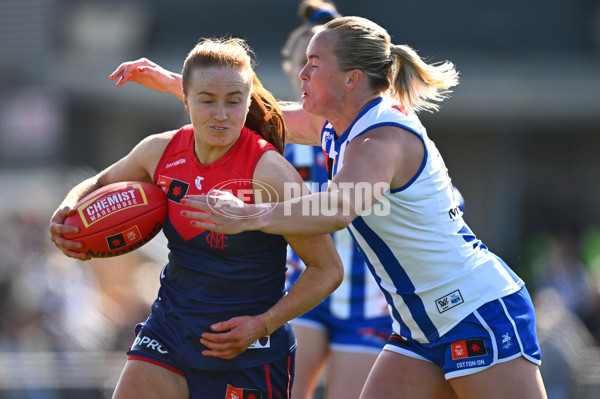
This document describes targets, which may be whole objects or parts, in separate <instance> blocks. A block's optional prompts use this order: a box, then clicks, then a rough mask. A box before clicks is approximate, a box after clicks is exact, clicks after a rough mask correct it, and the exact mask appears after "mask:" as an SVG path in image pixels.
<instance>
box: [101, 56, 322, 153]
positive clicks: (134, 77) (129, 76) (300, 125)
mask: <svg viewBox="0 0 600 399" xmlns="http://www.w3.org/2000/svg"><path fill="white" fill-rule="evenodd" d="M108 78H109V79H110V80H117V83H116V85H117V87H121V86H123V85H124V84H125V83H126V82H135V83H138V84H140V85H142V86H144V87H147V88H149V89H150V90H155V91H160V92H163V93H171V94H172V95H174V96H175V97H177V98H179V99H180V100H182V101H183V89H182V87H181V75H180V74H178V73H175V72H171V71H168V70H166V69H164V68H163V67H161V66H160V65H158V64H157V63H155V62H153V61H150V60H149V59H147V58H140V59H138V60H135V61H127V62H124V63H122V64H121V65H119V67H118V68H117V69H116V70H115V71H114V72H113V73H111V74H110V76H109V77H108ZM281 110H282V113H283V119H284V121H285V126H286V129H287V134H286V141H287V142H288V143H294V144H306V145H312V146H320V145H321V128H322V127H323V125H324V124H325V119H323V118H321V117H318V116H314V115H311V114H309V113H308V112H306V111H304V110H303V109H302V104H298V103H289V102H282V104H281Z"/></svg>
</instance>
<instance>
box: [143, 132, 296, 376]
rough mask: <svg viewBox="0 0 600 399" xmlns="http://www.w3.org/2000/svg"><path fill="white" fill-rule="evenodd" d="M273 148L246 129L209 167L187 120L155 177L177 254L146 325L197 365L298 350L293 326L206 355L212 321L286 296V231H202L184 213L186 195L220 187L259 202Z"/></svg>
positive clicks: (252, 360) (230, 363) (235, 363)
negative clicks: (260, 170) (255, 185)
mask: <svg viewBox="0 0 600 399" xmlns="http://www.w3.org/2000/svg"><path fill="white" fill-rule="evenodd" d="M270 150H275V148H274V147H273V146H272V145H271V144H269V143H268V142H266V141H265V140H264V139H262V138H261V137H260V136H259V135H258V134H257V133H255V132H253V131H251V130H249V129H247V128H245V127H244V128H243V130H242V132H241V135H240V137H239V139H238V140H237V141H236V143H235V144H234V145H233V147H232V148H231V149H230V150H229V151H228V152H227V153H226V154H225V155H224V156H223V157H221V158H220V159H218V160H217V161H215V162H212V163H210V164H207V165H202V164H200V163H199V162H198V160H197V158H196V156H195V154H194V132H193V128H192V126H191V125H187V126H184V127H183V128H181V129H180V130H179V131H178V132H177V133H176V134H175V135H174V136H173V138H172V139H171V141H170V142H169V144H168V145H167V147H166V149H165V151H164V153H163V156H162V158H161V159H160V161H159V164H158V166H157V168H156V171H155V174H154V182H155V184H156V185H158V186H159V187H161V188H162V189H163V190H164V192H165V193H166V195H167V198H168V215H167V222H166V223H165V227H164V233H165V236H166V237H167V239H168V242H169V243H168V247H169V250H170V253H169V262H168V264H167V265H166V266H165V268H164V269H163V271H162V273H161V279H160V280H161V288H160V291H159V294H158V298H157V299H156V301H155V302H154V304H153V307H152V314H151V315H150V317H149V318H148V320H147V321H146V322H145V323H143V328H144V329H147V330H149V331H150V332H151V333H152V334H153V335H155V336H157V338H158V339H159V341H161V342H162V343H163V345H164V346H165V347H166V348H167V350H168V351H169V352H170V353H171V355H172V356H173V357H174V358H175V359H179V360H180V361H182V362H185V363H186V364H188V365H189V366H191V367H194V368H199V369H212V370H225V369H227V370H230V369H240V368H246V367H254V366H257V365H261V364H265V363H268V362H271V361H274V360H277V359H281V358H283V357H285V356H288V355H289V354H290V352H291V351H292V350H293V349H294V347H295V338H294V336H293V332H292V330H291V327H290V326H289V325H288V324H286V325H284V326H283V327H281V328H280V329H278V330H277V331H275V332H274V333H273V334H271V335H270V336H267V337H263V338H261V339H259V340H257V341H256V342H255V343H254V344H253V345H251V347H250V348H249V349H247V350H246V351H245V352H244V353H242V354H240V355H238V356H237V357H235V358H233V359H231V360H225V359H220V358H215V357H208V356H203V355H202V353H201V352H202V351H203V350H205V349H207V348H206V347H204V346H203V345H202V344H201V343H200V336H201V335H202V333H203V332H205V331H210V326H211V324H213V323H216V322H220V321H225V320H228V319H230V318H231V317H235V316H242V315H257V314H260V313H263V312H265V311H266V310H268V309H269V308H270V307H271V306H273V305H274V304H275V303H276V302H277V301H278V300H279V299H280V298H281V297H282V296H283V295H284V292H285V272H286V246H287V243H286V241H285V240H284V239H283V238H282V237H281V236H277V235H270V234H265V233H262V232H258V231H249V232H243V233H240V234H227V235H224V234H217V233H214V232H210V231H207V230H201V229H198V228H195V227H193V226H191V224H190V219H186V218H183V217H182V216H181V215H180V213H181V211H182V210H183V209H185V206H183V205H182V204H180V200H181V199H182V198H183V197H184V196H185V195H190V194H191V195H196V194H206V193H208V192H209V191H210V190H211V189H213V188H218V189H221V190H222V191H230V192H232V193H233V194H234V195H236V196H237V197H238V198H240V199H242V200H243V201H244V202H246V203H252V202H253V197H252V194H251V193H252V176H253V173H254V169H255V167H256V164H257V162H258V160H259V159H260V157H261V156H262V155H263V154H264V153H265V152H266V151H270Z"/></svg>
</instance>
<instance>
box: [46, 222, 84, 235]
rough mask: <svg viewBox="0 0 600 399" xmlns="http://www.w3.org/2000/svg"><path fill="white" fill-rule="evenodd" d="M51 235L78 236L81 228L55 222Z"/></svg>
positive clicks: (51, 228)
mask: <svg viewBox="0 0 600 399" xmlns="http://www.w3.org/2000/svg"><path fill="white" fill-rule="evenodd" d="M50 233H51V234H53V235H57V236H58V235H63V234H77V233H79V227H77V226H70V225H68V224H62V223H54V222H53V223H50Z"/></svg>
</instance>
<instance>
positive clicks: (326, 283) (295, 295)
mask: <svg viewBox="0 0 600 399" xmlns="http://www.w3.org/2000/svg"><path fill="white" fill-rule="evenodd" d="M343 277H344V268H343V265H342V263H341V262H339V261H338V260H336V259H334V260H332V262H331V263H330V264H327V265H307V268H306V270H304V272H303V273H302V274H301V275H300V277H299V278H298V280H297V281H296V282H295V283H294V285H293V286H292V288H291V289H290V292H289V293H288V294H287V295H286V296H284V297H283V298H281V300H280V301H279V302H277V303H276V304H275V305H274V306H273V307H272V308H271V309H269V310H268V311H267V312H265V313H264V314H263V315H262V317H263V320H264V321H265V324H266V326H267V331H268V333H269V334H271V333H273V331H275V330H277V329H278V328H279V327H281V326H282V325H283V324H285V323H286V322H288V321H290V320H292V319H294V318H296V317H298V316H300V315H302V314H304V313H306V312H308V311H309V310H310V309H312V308H313V307H315V306H316V305H318V304H319V303H320V302H321V301H322V300H323V299H325V298H326V297H327V296H329V295H330V294H331V293H332V292H333V291H335V289H336V288H337V287H338V286H339V285H340V284H341V282H342V279H343Z"/></svg>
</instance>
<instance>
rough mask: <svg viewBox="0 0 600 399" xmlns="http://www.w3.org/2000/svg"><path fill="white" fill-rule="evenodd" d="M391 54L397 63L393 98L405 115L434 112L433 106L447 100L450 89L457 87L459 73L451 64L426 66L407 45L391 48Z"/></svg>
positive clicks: (394, 73) (437, 107) (391, 45)
mask: <svg viewBox="0 0 600 399" xmlns="http://www.w3.org/2000/svg"><path fill="white" fill-rule="evenodd" d="M390 53H391V56H392V57H395V60H396V62H395V63H394V70H393V73H392V87H391V91H392V96H393V97H394V98H396V99H397V100H398V101H400V104H402V106H403V107H404V108H405V109H406V110H408V111H415V112H417V111H421V110H427V111H437V110H438V109H439V105H438V104H436V102H439V101H442V100H444V99H445V98H447V97H448V94H449V93H450V92H451V90H449V89H450V88H451V87H453V86H456V85H457V84H458V72H457V71H456V70H455V69H454V64H452V63H451V62H450V61H444V62H441V63H436V64H427V63H426V62H424V61H423V60H422V59H421V57H419V55H418V54H417V53H416V52H415V51H414V50H413V49H412V48H410V47H409V46H406V45H394V44H390Z"/></svg>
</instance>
